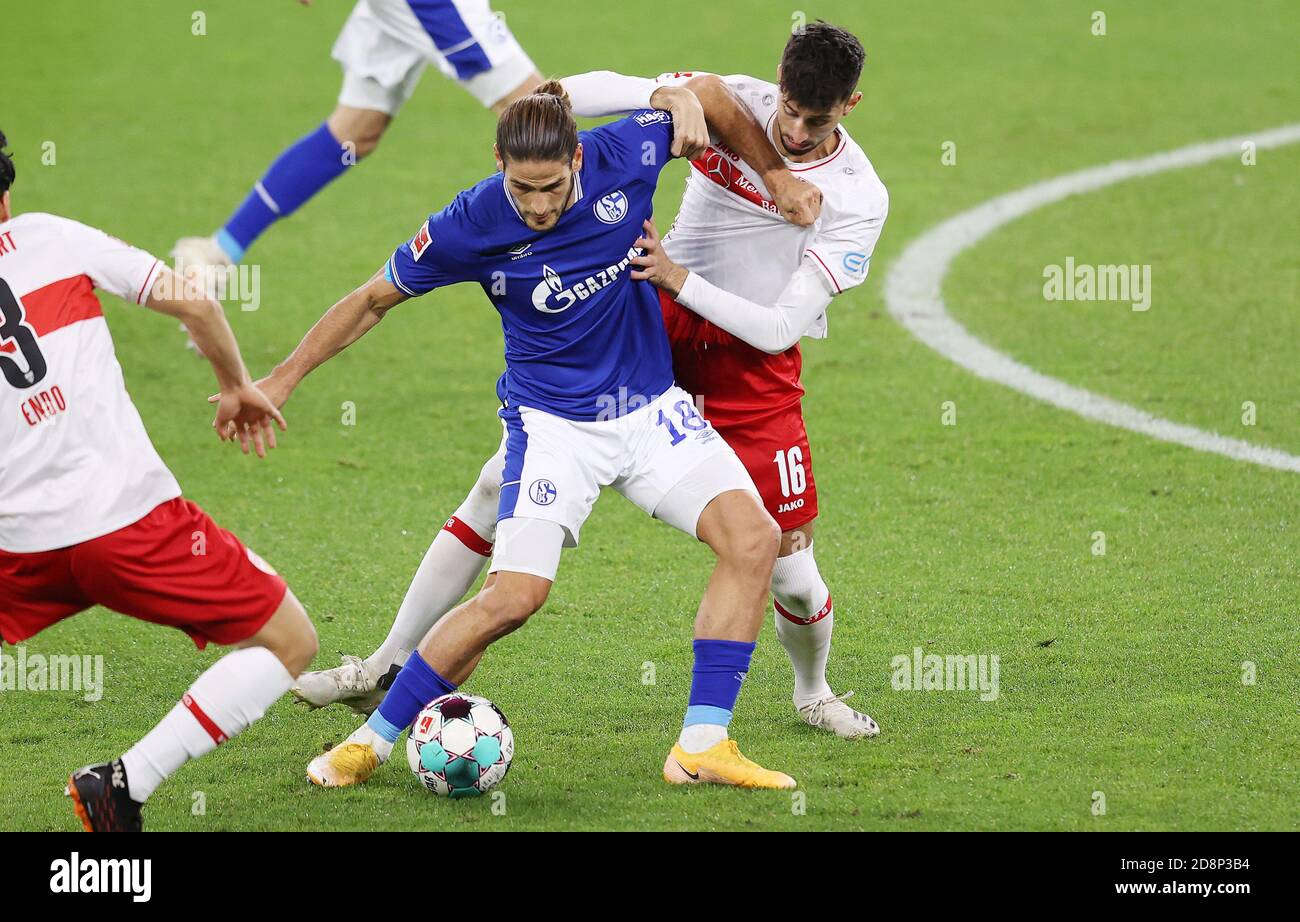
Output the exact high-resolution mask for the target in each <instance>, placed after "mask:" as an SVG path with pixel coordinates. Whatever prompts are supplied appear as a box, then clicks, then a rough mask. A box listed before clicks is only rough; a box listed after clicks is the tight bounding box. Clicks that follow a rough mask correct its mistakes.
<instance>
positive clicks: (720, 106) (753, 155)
mask: <svg viewBox="0 0 1300 922" xmlns="http://www.w3.org/2000/svg"><path fill="white" fill-rule="evenodd" d="M686 88H687V89H689V90H691V92H693V93H694V94H695V96H696V98H697V99H699V101H700V105H701V106H703V108H704V116H705V118H706V119H707V120H708V125H709V130H710V131H711V132H712V134H713V135H714V136H715V137H716V138H718V139H719V140H720V141H722V143H723V144H726V145H727V146H728V147H730V148H731V149H732V150H733V151H735V152H736V153H737V154H739V155H740V159H741V160H743V161H745V162H746V163H748V164H749V165H750V166H751V167H752V168H753V169H754V170H755V171H757V172H758V174H759V175H760V176H761V177H762V179H763V184H764V185H765V186H767V191H768V192H771V193H772V198H773V200H775V202H776V205H777V207H778V208H780V209H781V214H782V215H783V216H784V217H785V219H786V220H787V221H789V222H790V223H791V224H796V225H798V226H799V227H807V226H809V225H810V224H812V223H813V222H814V221H816V220H817V218H818V216H819V215H820V214H821V208H822V193H821V190H820V189H818V188H817V187H816V186H814V185H813V184H812V183H807V182H804V181H803V180H801V179H798V178H797V177H796V176H795V175H794V174H793V173H791V172H790V170H789V169H788V168H787V167H786V165H785V161H784V160H782V159H781V155H780V154H778V153H777V152H776V148H775V147H773V146H772V141H771V139H769V138H768V136H767V132H766V131H765V130H764V129H763V126H762V125H760V124H759V122H758V119H756V118H755V117H754V113H753V112H751V111H749V108H748V107H747V106H746V105H745V104H744V103H743V102H741V101H740V99H738V98H737V97H736V94H735V93H733V92H732V90H731V87H729V86H727V83H726V81H725V80H723V79H722V78H721V77H719V76H717V75H716V74H700V75H699V76H696V77H692V78H691V79H690V80H688V81H686Z"/></svg>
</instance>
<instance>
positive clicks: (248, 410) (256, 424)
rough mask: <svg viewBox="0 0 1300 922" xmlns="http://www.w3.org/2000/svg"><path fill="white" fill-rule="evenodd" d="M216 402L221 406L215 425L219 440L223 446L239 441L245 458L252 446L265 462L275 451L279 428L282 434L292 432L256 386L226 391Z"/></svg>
mask: <svg viewBox="0 0 1300 922" xmlns="http://www.w3.org/2000/svg"><path fill="white" fill-rule="evenodd" d="M212 401H213V402H215V403H216V404H217V417H216V419H214V420H213V421H212V428H214V429H216V430H217V437H218V438H220V439H221V440H222V441H223V442H229V441H238V442H239V445H240V448H242V449H243V452H244V454H248V450H249V448H250V446H251V447H252V448H253V450H255V451H256V452H257V456H258V457H259V458H265V457H266V452H267V449H269V448H275V426H276V425H278V426H279V427H280V430H281V431H282V432H283V431H284V430H286V429H288V424H287V423H285V421H284V417H283V416H282V415H280V410H279V409H278V408H277V407H276V405H275V404H274V403H273V402H272V400H271V398H270V397H268V396H267V395H266V394H264V393H263V392H262V391H261V389H260V388H259V387H258V386H257V385H256V384H252V383H249V384H243V385H240V386H239V387H238V388H236V389H234V390H230V391H222V392H221V393H220V394H217V395H216V396H215V398H212Z"/></svg>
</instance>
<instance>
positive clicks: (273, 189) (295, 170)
mask: <svg viewBox="0 0 1300 922" xmlns="http://www.w3.org/2000/svg"><path fill="white" fill-rule="evenodd" d="M345 153H347V150H346V149H345V148H344V147H343V145H342V144H340V143H339V142H338V140H336V139H335V137H334V135H333V134H331V133H330V130H329V126H328V125H326V124H322V125H321V126H320V127H319V128H317V129H316V130H315V131H313V132H312V133H311V134H309V135H307V136H306V137H303V138H300V139H299V140H298V141H297V142H296V143H294V144H293V145H292V146H290V147H289V148H287V149H286V150H285V151H284V153H282V154H281V155H280V156H279V157H278V158H277V159H276V161H275V162H274V163H272V164H271V167H270V169H268V170H267V171H266V175H265V176H263V177H262V178H261V180H260V181H259V182H258V183H257V185H256V186H254V187H253V191H252V192H250V193H248V198H246V199H244V203H243V204H242V205H240V206H239V207H238V208H237V209H235V213H234V214H233V215H231V216H230V220H229V221H227V222H226V226H225V227H223V228H221V230H219V231H217V243H219V244H220V245H221V248H222V249H223V250H225V251H226V255H227V256H229V257H230V259H231V261H232V262H239V261H240V260H241V259H243V258H244V251H245V250H247V249H248V248H249V247H250V246H252V245H253V241H254V240H256V239H257V238H258V237H260V236H261V235H262V232H263V231H264V230H266V229H267V228H268V227H270V226H271V225H272V224H274V223H275V222H276V221H277V220H279V219H280V218H286V217H288V216H289V215H291V214H293V213H294V212H295V211H297V210H298V209H299V208H300V207H301V206H302V205H303V204H304V203H305V202H306V201H307V200H308V199H310V198H311V197H312V196H313V195H315V194H316V193H317V192H319V191H320V190H321V189H323V188H325V187H326V186H327V185H329V184H330V182H332V181H333V180H335V179H337V178H338V177H339V176H341V175H343V172H344V171H345V170H346V169H347V168H348V162H349V161H348V160H347V159H346V158H345V157H344V154H345Z"/></svg>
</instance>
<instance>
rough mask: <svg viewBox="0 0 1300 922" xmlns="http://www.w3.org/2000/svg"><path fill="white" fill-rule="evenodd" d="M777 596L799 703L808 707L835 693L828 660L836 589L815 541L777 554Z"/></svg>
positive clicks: (774, 593)
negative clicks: (824, 575)
mask: <svg viewBox="0 0 1300 922" xmlns="http://www.w3.org/2000/svg"><path fill="white" fill-rule="evenodd" d="M772 597H773V601H774V602H775V607H776V636H777V638H778V639H779V640H780V641H781V646H783V647H785V652H786V653H788V654H789V655H790V665H791V666H793V667H794V706H795V707H796V708H800V707H804V706H805V705H809V704H812V703H813V702H814V701H817V700H819V699H821V698H825V697H826V696H827V695H829V694H831V687H830V685H829V684H827V682H826V659H827V657H829V656H830V652H831V632H832V630H834V627H835V612H834V610H833V608H832V607H831V592H830V590H829V589H827V588H826V583H825V581H824V580H823V579H822V575H821V573H820V572H818V570H817V561H816V560H814V559H813V546H812V544H809V545H808V546H807V547H806V548H804V549H803V550H802V551H799V552H798V553H795V554H791V555H789V556H788V557H778V558H777V560H776V566H775V567H774V568H773V570H772Z"/></svg>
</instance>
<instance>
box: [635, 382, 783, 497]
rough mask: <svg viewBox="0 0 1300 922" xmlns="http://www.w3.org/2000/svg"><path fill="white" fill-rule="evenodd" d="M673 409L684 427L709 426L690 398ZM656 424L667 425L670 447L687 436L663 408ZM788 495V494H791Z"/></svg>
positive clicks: (693, 429)
mask: <svg viewBox="0 0 1300 922" xmlns="http://www.w3.org/2000/svg"><path fill="white" fill-rule="evenodd" d="M673 409H674V410H676V411H677V415H678V416H680V417H681V423H682V427H683V428H685V429H690V430H692V431H694V432H699V431H700V430H701V429H707V428H709V421H708V420H707V419H705V418H704V417H703V416H701V415H700V412H699V411H698V410H696V409H695V406H694V404H692V403H691V402H690V401H689V400H679V401H677V402H676V403H675V404H673ZM655 425H657V426H666V427H667V429H668V437H669V438H671V439H672V446H670V447H675V446H677V445H679V444H680V443H681V442H682V441H684V440H685V438H686V433H684V432H682V431H681V430H680V429H678V428H677V427H676V426H674V425H673V421H672V420H671V419H669V418H668V414H667V413H665V412H664V411H663V410H660V411H659V418H658V419H657V420H656V421H655ZM782 478H783V479H782V480H781V483H783V484H784V483H785V480H784V475H782ZM786 495H787V496H788V495H789V494H786Z"/></svg>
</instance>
